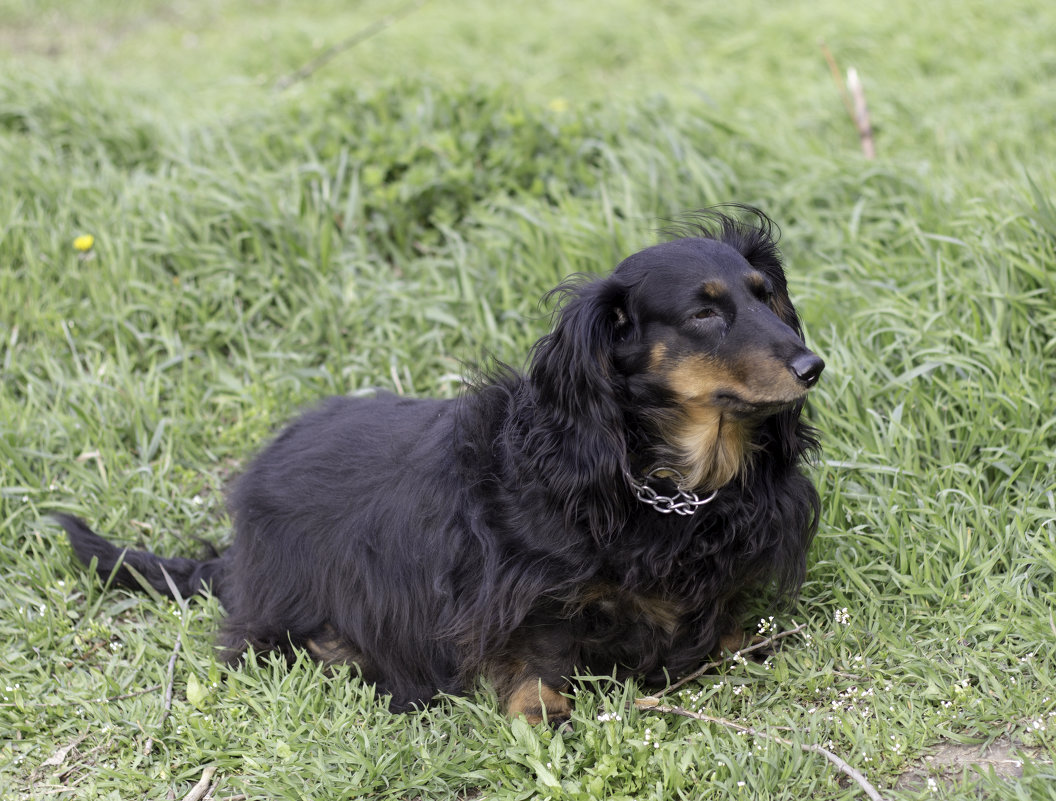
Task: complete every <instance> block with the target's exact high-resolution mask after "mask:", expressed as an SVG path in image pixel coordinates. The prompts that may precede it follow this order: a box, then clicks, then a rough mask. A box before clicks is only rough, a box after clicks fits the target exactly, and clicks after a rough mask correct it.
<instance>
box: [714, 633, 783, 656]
mask: <svg viewBox="0 0 1056 801" xmlns="http://www.w3.org/2000/svg"><path fill="white" fill-rule="evenodd" d="M765 640H766V638H765V637H763V636H761V635H759V634H752V633H751V632H747V631H740V630H737V631H728V632H726V633H725V634H723V635H722V636H721V637H719V647H718V648H716V649H715V654H714V657H715V658H716V659H722V658H723V657H725V656H727V655H728V654H735V653H737V652H738V651H740V650H743V649H744V648H748V647H749V646H752V645H757V644H758V643H761V642H764V641H765ZM773 653H774V646H773V645H772V644H771V645H767V646H765V647H763V648H756V649H755V650H754V651H752V652H751V653H749V654H748V658H750V659H751V660H752V661H753V662H765V661H766V658H767V657H768V656H772V655H773Z"/></svg>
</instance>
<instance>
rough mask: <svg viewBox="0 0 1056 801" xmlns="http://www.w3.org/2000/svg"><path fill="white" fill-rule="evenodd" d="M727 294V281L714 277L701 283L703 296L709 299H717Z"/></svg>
mask: <svg viewBox="0 0 1056 801" xmlns="http://www.w3.org/2000/svg"><path fill="white" fill-rule="evenodd" d="M725 294H726V282H725V281H720V280H718V279H712V280H711V281H705V282H704V283H703V284H701V285H700V295H701V297H704V298H708V299H715V298H719V297H722V296H723V295H725Z"/></svg>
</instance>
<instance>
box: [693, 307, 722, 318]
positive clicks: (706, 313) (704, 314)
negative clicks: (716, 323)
mask: <svg viewBox="0 0 1056 801" xmlns="http://www.w3.org/2000/svg"><path fill="white" fill-rule="evenodd" d="M718 316H719V313H718V312H717V311H716V310H715V309H701V310H700V311H698V312H697V313H696V314H694V315H693V319H694V320H709V319H711V318H712V317H718Z"/></svg>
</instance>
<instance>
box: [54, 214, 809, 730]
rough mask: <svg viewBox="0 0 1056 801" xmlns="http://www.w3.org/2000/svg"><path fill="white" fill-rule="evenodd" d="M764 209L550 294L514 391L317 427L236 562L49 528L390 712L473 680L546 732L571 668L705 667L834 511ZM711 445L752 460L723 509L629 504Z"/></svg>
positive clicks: (277, 482) (104, 567)
mask: <svg viewBox="0 0 1056 801" xmlns="http://www.w3.org/2000/svg"><path fill="white" fill-rule="evenodd" d="M753 213H754V215H755V221H754V224H753V223H743V222H739V221H737V220H734V219H733V218H731V217H729V216H726V215H723V214H720V213H717V212H707V213H704V214H702V215H699V216H697V217H695V218H694V219H693V221H692V223H691V227H690V228H685V227H683V228H682V229H681V230H680V232H679V233H680V236H679V238H677V239H675V240H674V241H672V242H668V243H665V244H661V245H657V246H655V247H653V248H648V249H646V250H645V251H642V252H641V253H638V254H635V255H634V256H631V257H630V258H628V259H626V260H625V261H624V262H622V263H621V264H620V265H619V266H618V268H617V269H616V270H615V272H614V273H613V274H612V275H611V276H609V277H607V278H601V279H596V278H589V277H579V278H577V279H575V280H573V281H570V282H567V283H565V284H563V285H562V286H560V287H558V288H557V289H556V290H554V293H552V294H553V295H555V296H556V297H557V298H558V300H559V305H558V309H557V311H556V312H555V318H554V326H553V329H552V331H551V332H550V333H548V334H547V335H546V336H544V337H543V338H542V339H540V340H539V341H538V342H537V343H536V344H535V346H534V347H533V348H532V351H531V354H530V357H529V360H528V365H527V369H526V371H525V372H524V373H521V372H517V371H514V370H510V369H499V370H496V371H495V372H494V374H492V375H491V376H489V377H488V378H487V379H486V380H483V381H482V382H481V383H480V385H479V386H477V387H476V388H474V389H473V390H472V391H469V392H467V393H466V394H465V395H464V396H463V397H461V398H459V399H457V400H451V401H445V400H430V399H418V400H410V399H405V398H398V397H395V396H392V395H388V394H384V393H379V394H378V395H377V396H376V397H373V398H355V399H353V398H347V397H340V398H331V399H329V400H327V401H325V402H324V403H323V404H322V405H320V406H319V407H318V408H317V409H315V410H313V411H310V412H308V413H307V414H304V415H303V416H302V417H300V418H299V419H298V420H296V421H295V422H294V423H293V424H292V425H290V426H289V427H288V428H287V429H286V430H285V431H283V432H282V433H281V434H280V435H279V437H278V438H277V439H276V440H275V441H274V442H272V443H271V444H270V445H268V446H267V447H266V448H265V449H264V450H263V452H262V453H261V454H260V455H259V456H258V457H257V458H256V459H255V460H254V461H253V462H252V464H251V465H250V466H249V467H248V469H247V470H246V471H245V473H244V475H242V477H241V478H240V479H239V480H238V481H237V483H236V484H235V486H234V489H233V492H232V493H231V495H230V507H231V511H232V513H233V516H234V519H235V523H236V529H237V534H236V537H235V540H234V544H233V545H232V546H231V548H230V549H228V550H227V551H226V552H225V553H223V554H222V555H220V556H217V557H215V558H213V559H209V560H204V561H201V562H197V561H195V560H188V559H166V558H162V557H158V556H155V555H153V554H150V553H148V552H145V551H127V550H126V551H123V550H121V549H119V548H117V547H116V546H114V545H111V544H110V543H108V542H107V541H106V540H104V539H102V538H101V537H99V536H98V535H96V534H94V533H93V532H92V531H91V530H90V529H88V528H87V527H86V526H85V525H84V524H83V523H81V522H80V521H79V520H77V519H76V518H72V517H69V516H60V517H59V521H60V522H61V523H62V525H63V526H64V527H65V528H66V530H67V532H68V534H69V537H70V540H71V542H72V543H73V546H74V550H75V552H76V554H77V556H78V557H79V558H80V559H81V560H82V561H84V562H86V563H88V562H90V561H91V560H92V559H93V558H94V559H96V560H97V569H98V571H99V573H100V574H101V575H103V576H104V577H105V576H110V575H111V574H113V575H114V578H115V580H116V581H117V582H118V583H119V584H122V585H124V586H128V587H133V588H135V587H136V586H137V583H138V580H137V579H136V578H135V576H133V575H132V574H131V573H130V572H129V571H128V570H125V569H123V568H121V567H120V565H121V564H122V560H123V564H125V565H129V566H131V567H133V568H134V569H135V570H136V571H137V572H138V573H139V574H140V575H141V576H143V578H144V579H145V580H146V581H147V582H148V583H149V584H150V585H151V586H153V587H154V588H155V589H157V590H158V591H160V592H162V593H168V592H169V586H168V581H166V580H165V578H164V573H163V570H164V571H166V572H168V574H169V576H170V578H171V579H172V580H173V581H174V583H175V586H176V587H177V589H178V591H179V592H180V593H181V594H183V595H190V594H192V593H194V592H197V591H200V590H202V589H205V588H208V589H209V590H210V591H211V592H213V593H214V594H216V595H217V596H218V597H219V599H220V601H221V603H222V604H223V606H224V608H225V610H226V615H227V616H226V618H225V620H224V622H223V625H222V631H221V635H220V642H221V645H222V646H223V648H224V650H225V653H226V656H227V658H228V659H229V660H230V661H237V660H238V659H239V658H240V657H241V655H242V654H243V653H244V651H245V650H246V648H247V646H253V647H254V648H255V649H258V650H259V649H278V650H280V651H282V652H284V653H287V654H290V653H292V650H293V649H295V648H307V649H309V650H310V651H311V652H312V653H313V654H314V655H315V656H316V657H317V658H319V659H321V660H324V661H328V662H354V663H355V664H356V665H358V667H359V669H360V670H361V672H362V674H363V676H364V677H365V678H366V679H367V680H369V681H374V682H376V683H377V684H378V687H379V690H380V691H381V692H383V693H389V694H391V696H392V707H393V708H394V709H405V708H408V707H410V706H412V705H415V704H422V703H427V702H428V701H429V700H430V699H431V698H433V697H434V696H435V695H436V694H437V692H438V691H444V692H449V693H452V692H453V693H461V692H467V691H469V690H471V689H472V688H473V686H474V685H475V683H476V682H477V681H478V679H479V678H480V677H481V676H483V677H484V678H485V679H487V680H489V681H490V682H491V683H492V684H493V685H494V686H495V687H496V689H497V690H498V692H499V693H500V695H501V696H502V697H503V699H504V701H505V703H506V704H507V706H508V708H509V711H510V713H511V714H523V715H525V716H526V717H527V718H528V719H529V720H532V721H536V720H540V719H542V718H543V716H544V715H545V716H548V717H549V718H550V719H551V720H553V719H555V718H556V719H560V718H563V717H567V715H568V714H569V711H570V710H569V707H568V703H569V702H568V700H567V698H565V697H564V696H563V695H561V692H562V691H563V690H564V689H566V688H567V682H568V679H569V677H570V676H573V675H575V674H576V673H577V672H580V671H583V670H586V669H591V670H595V671H605V672H609V671H612V670H614V669H615V670H616V672H617V673H618V674H619V675H631V674H639V675H645V676H646V677H648V678H650V679H652V680H662V678H663V676H664V674H665V672H667V673H668V674H670V675H678V674H679V673H682V672H685V671H688V670H691V669H692V668H694V667H696V666H697V665H698V664H699V663H701V662H702V661H704V660H706V659H707V658H708V656H709V655H710V654H711V653H712V652H714V651H715V650H716V648H717V647H718V643H719V641H720V637H722V636H723V635H725V634H729V633H730V632H732V631H734V630H735V629H736V628H737V626H738V624H739V623H741V622H742V621H741V617H742V616H743V614H744V613H745V610H746V606H745V602H746V600H747V599H755V598H757V597H758V594H759V593H760V592H761V591H771V592H772V593H773V594H774V596H775V599H776V600H777V601H778V602H781V601H785V600H788V599H790V598H791V597H793V596H794V594H795V592H796V591H797V590H798V588H799V585H800V583H801V582H802V580H803V575H804V569H805V563H806V562H805V557H806V552H807V547H808V545H809V543H810V540H811V537H812V536H813V533H814V530H815V526H816V521H817V514H818V495H817V493H816V491H815V490H814V487H813V486H812V484H811V482H810V481H809V480H808V479H807V478H805V477H804V476H803V474H802V473H801V471H800V467H799V465H800V462H801V460H802V459H803V457H804V456H805V455H806V454H807V453H808V452H809V451H811V450H812V449H813V448H815V447H816V445H817V440H816V438H815V435H814V433H813V432H812V431H811V430H810V429H809V428H808V427H807V426H806V425H805V424H804V423H803V422H802V420H801V419H800V415H801V411H802V406H803V399H804V397H805V394H806V391H807V388H808V387H809V386H810V385H811V384H813V382H814V381H816V380H817V377H818V374H819V373H820V371H821V366H822V363H821V360H820V359H818V358H817V357H816V356H814V354H812V353H811V352H810V351H809V350H807V349H806V347H805V346H804V345H803V342H802V336H801V331H800V325H799V320H798V317H797V316H796V313H795V310H794V309H793V307H792V304H791V301H790V300H789V298H788V291H787V286H786V282H785V276H784V272H783V270H782V267H781V262H780V258H779V255H778V252H777V248H776V243H775V241H774V237H773V227H772V224H771V223H770V221H769V220H768V219H767V218H766V217H765V216H764V215H762V214H761V213H758V212H753ZM755 376H758V377H755ZM705 417H708V418H709V419H715V420H719V421H720V425H719V426H718V427H717V428H716V432H718V433H714V434H712V432H710V430H705V429H704V428H702V427H701V424H700V423H699V420H701V419H703V418H705ZM694 426H696V428H694ZM709 436H712V437H713V438H714V437H733V438H737V437H739V438H741V439H742V440H743V443H742V444H743V445H744V447H743V448H742V450H740V451H736V453H738V454H741V455H738V456H736V458H735V464H734V465H733V467H732V468H731V469H732V471H733V473H734V474H735V475H734V477H733V478H732V479H730V480H726V481H725V482H724V483H722V485H721V486H716V487H711V486H703V484H706V479H703V478H702V479H700V482H701V483H702V486H697V487H683V489H686V490H700V491H701V492H703V491H715V492H716V495H715V498H714V500H713V501H712V502H711V503H710V504H709V505H708V506H706V507H704V508H703V509H701V510H699V511H698V512H697V513H696V514H694V515H692V516H679V515H674V514H669V515H664V514H660V513H659V512H657V511H656V510H655V509H653V508H651V507H649V506H647V505H644V504H642V503H641V502H640V501H639V500H638V499H637V498H636V497H635V494H634V491H633V489H632V486H631V482H632V480H638V479H640V477H641V476H643V475H645V474H646V473H648V472H649V471H650V470H652V469H655V468H658V467H661V468H662V467H665V466H667V467H670V466H671V465H670V464H669V462H670V460H671V459H672V458H680V459H683V460H685V459H688V458H692V459H694V460H697V461H700V460H707V459H712V458H717V457H715V455H714V454H713V453H712V452H711V451H710V450H709V448H710V447H712V446H711V445H709V442H711V441H710V440H708V437H709ZM694 438H695V439H694ZM676 441H677V442H688V441H693V442H695V443H697V444H696V445H695V446H694V448H693V449H691V451H688V452H689V453H691V456H686V455H685V454H686V451H685V449H683V450H682V451H680V450H678V448H677V447H675V445H673V442H676ZM730 441H731V442H732V441H733V440H732V439H731V440H730ZM677 442H676V444H677ZM721 444H722V443H720V442H719V441H718V440H715V441H714V443H713V446H714V448H716V449H717V448H718V447H719V446H720V445H721ZM731 452H733V451H731ZM672 454H675V456H674V457H673V456H672ZM679 454H681V455H679ZM699 466H700V465H689V466H688V468H689V470H690V472H691V473H692V474H693V475H700V476H705V475H716V474H715V473H708V472H707V471H703V472H693V471H694V470H695V468H696V467H699ZM680 472H682V474H683V475H686V474H687V473H686V472H685V471H680ZM727 472H729V470H727ZM672 475H673V474H672ZM675 480H676V479H674V478H673V477H672V479H670V480H665V479H660V480H659V483H658V485H657V487H658V489H659V490H660V491H663V490H664V489H665V488H667V489H670V490H673V489H674V487H673V482H674V481H675ZM115 571H116V572H115Z"/></svg>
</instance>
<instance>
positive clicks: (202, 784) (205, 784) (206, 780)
mask: <svg viewBox="0 0 1056 801" xmlns="http://www.w3.org/2000/svg"><path fill="white" fill-rule="evenodd" d="M214 773H216V767H215V766H213V765H210V766H209V767H207V768H206V769H205V770H203V771H202V778H200V779H199V780H198V783H197V784H196V785H194V787H192V788H191V791H190V792H189V793H187V795H185V796H184V797H183V801H201V798H202V797H203V796H204V795H205V794H206V793H207V792H209V786H210V785H211V784H212V783H213V774H214Z"/></svg>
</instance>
